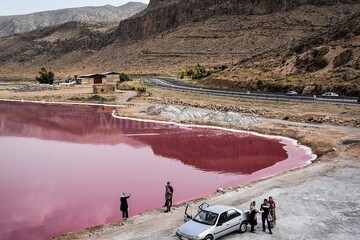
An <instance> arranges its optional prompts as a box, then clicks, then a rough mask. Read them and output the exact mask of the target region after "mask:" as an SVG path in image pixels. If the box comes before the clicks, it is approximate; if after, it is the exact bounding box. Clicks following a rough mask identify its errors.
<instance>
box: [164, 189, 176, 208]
mask: <svg viewBox="0 0 360 240" xmlns="http://www.w3.org/2000/svg"><path fill="white" fill-rule="evenodd" d="M173 192H174V189H173V187H172V186H171V185H170V182H167V184H166V185H165V205H166V210H165V212H170V211H171V207H172V197H173Z"/></svg>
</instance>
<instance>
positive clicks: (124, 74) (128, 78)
mask: <svg viewBox="0 0 360 240" xmlns="http://www.w3.org/2000/svg"><path fill="white" fill-rule="evenodd" d="M119 78H120V82H124V81H131V78H130V77H129V76H128V75H127V74H126V73H120V74H119Z"/></svg>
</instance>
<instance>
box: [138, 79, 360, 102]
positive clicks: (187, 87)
mask: <svg viewBox="0 0 360 240" xmlns="http://www.w3.org/2000/svg"><path fill="white" fill-rule="evenodd" d="M142 80H143V81H144V82H145V83H146V84H148V85H150V86H154V87H160V88H166V89H174V90H179V91H187V92H199V93H204V94H213V95H221V96H232V97H246V98H257V99H265V100H279V101H302V102H315V101H316V102H320V103H321V102H326V103H342V104H357V100H358V98H357V97H345V96H339V97H324V96H321V95H316V97H314V95H301V94H297V95H287V94H275V93H274V94H273V93H257V92H254V93H253V92H246V91H237V90H223V89H214V88H206V87H200V86H196V85H193V84H189V83H186V82H183V81H179V80H176V79H173V78H160V77H145V78H143V79H142Z"/></svg>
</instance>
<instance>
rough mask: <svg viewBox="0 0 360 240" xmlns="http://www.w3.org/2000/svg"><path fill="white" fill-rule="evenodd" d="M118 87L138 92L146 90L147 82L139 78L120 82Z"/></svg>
mask: <svg viewBox="0 0 360 240" xmlns="http://www.w3.org/2000/svg"><path fill="white" fill-rule="evenodd" d="M116 87H117V89H119V90H133V91H138V92H146V86H145V84H144V83H143V82H141V81H137V80H130V81H124V82H119V83H118V84H117V86H116Z"/></svg>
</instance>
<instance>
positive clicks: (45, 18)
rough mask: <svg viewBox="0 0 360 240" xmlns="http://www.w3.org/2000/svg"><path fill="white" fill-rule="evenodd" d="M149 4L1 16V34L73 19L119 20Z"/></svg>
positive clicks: (14, 32) (26, 30) (27, 30)
mask: <svg viewBox="0 0 360 240" xmlns="http://www.w3.org/2000/svg"><path fill="white" fill-rule="evenodd" d="M146 7H147V4H145V3H141V2H129V3H127V4H124V5H122V6H119V7H114V6H112V5H105V6H100V7H81V8H66V9H60V10H53V11H45V12H36V13H31V14H26V15H14V16H0V36H8V35H12V34H16V33H24V32H29V31H32V30H36V29H39V28H44V27H48V26H53V25H57V24H62V23H66V22H71V21H98V22H107V21H112V22H119V21H121V20H124V19H126V18H129V17H131V16H133V15H135V14H136V13H138V12H141V11H142V10H144V9H145V8H146Z"/></svg>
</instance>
